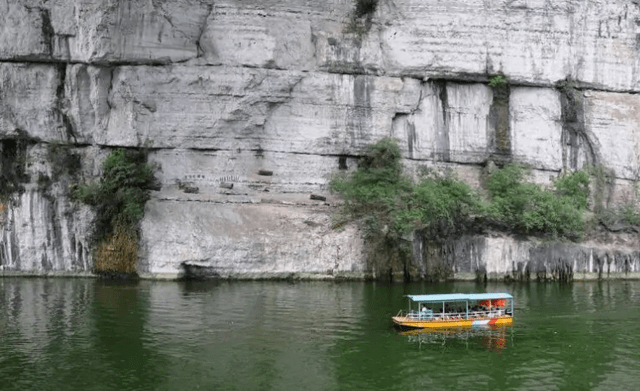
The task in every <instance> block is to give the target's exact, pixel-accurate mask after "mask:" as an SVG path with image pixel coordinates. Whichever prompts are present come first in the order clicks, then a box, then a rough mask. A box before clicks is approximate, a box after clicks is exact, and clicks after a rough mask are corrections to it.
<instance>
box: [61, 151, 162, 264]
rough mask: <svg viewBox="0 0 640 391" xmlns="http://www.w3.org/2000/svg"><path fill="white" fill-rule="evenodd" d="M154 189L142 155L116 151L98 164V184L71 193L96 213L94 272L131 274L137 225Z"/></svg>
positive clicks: (154, 186)
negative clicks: (99, 176) (99, 173)
mask: <svg viewBox="0 0 640 391" xmlns="http://www.w3.org/2000/svg"><path fill="white" fill-rule="evenodd" d="M155 188H157V184H156V180H155V177H154V167H153V166H151V165H150V164H148V163H147V155H146V153H145V152H143V151H137V150H136V151H133V150H124V149H121V148H120V149H116V150H114V151H113V152H111V154H109V156H108V157H107V158H106V159H105V161H104V162H103V163H102V177H101V178H100V180H99V181H98V182H91V183H88V184H85V185H82V186H79V187H78V188H77V189H76V190H75V192H74V194H73V196H74V197H75V198H76V199H78V200H79V201H81V202H83V203H85V204H88V205H91V206H93V207H94V208H95V210H96V220H95V226H94V233H93V240H94V244H95V245H96V246H97V248H98V251H97V253H96V264H95V265H94V266H95V269H96V271H97V272H120V273H132V272H134V271H135V262H136V256H135V249H137V243H138V231H137V229H138V223H139V222H140V220H141V219H142V217H143V215H144V206H145V203H146V202H147V201H148V200H149V198H150V194H151V190H152V189H155ZM132 248H133V249H134V250H132ZM132 254H133V255H132Z"/></svg>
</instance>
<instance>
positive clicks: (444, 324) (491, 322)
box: [392, 316, 513, 329]
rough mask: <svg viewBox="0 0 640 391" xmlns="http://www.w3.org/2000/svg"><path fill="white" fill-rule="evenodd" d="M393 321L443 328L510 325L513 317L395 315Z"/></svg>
mask: <svg viewBox="0 0 640 391" xmlns="http://www.w3.org/2000/svg"><path fill="white" fill-rule="evenodd" d="M392 319H393V323H395V324H396V325H398V326H400V327H410V328H416V329H424V328H430V329H442V328H458V327H477V326H508V325H512V324H513V317H511V316H499V317H495V318H474V319H424V320H421V319H415V318H410V317H405V316H394V317H393V318H392Z"/></svg>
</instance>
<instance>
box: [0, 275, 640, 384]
mask: <svg viewBox="0 0 640 391" xmlns="http://www.w3.org/2000/svg"><path fill="white" fill-rule="evenodd" d="M491 291H504V292H509V293H511V294H513V295H514V296H515V299H516V305H515V317H516V319H515V320H516V321H515V325H514V326H513V327H510V328H507V329H495V330H493V329H487V330H474V331H465V332H462V333H450V334H443V333H439V334H417V335H402V334H400V333H398V332H397V331H396V330H395V329H394V328H393V327H392V322H391V316H393V315H395V313H396V312H397V311H398V310H399V309H404V308H406V305H407V302H406V299H405V298H403V295H406V294H418V293H425V294H428V293H451V292H491ZM427 389H428V390H439V389H443V390H493V389H501V390H502V389H510V390H511V389H512V390H558V389H562V390H614V389H615V390H637V389H640V282H638V281H615V282H588V283H583V282H576V283H573V284H569V285H558V284H556V283H548V284H543V283H530V284H503V283H496V284H492V283H489V284H488V285H482V284H480V285H478V284H475V283H451V284H437V285H430V284H426V283H424V284H423V283H420V284H405V285H402V284H380V283H371V282H368V283H365V282H344V283H330V282H294V283H288V282H201V283H179V282H152V281H141V282H138V283H127V284H125V283H108V282H103V281H98V280H92V279H27V278H22V279H15V278H4V279H0V390H303V391H311V390H427Z"/></svg>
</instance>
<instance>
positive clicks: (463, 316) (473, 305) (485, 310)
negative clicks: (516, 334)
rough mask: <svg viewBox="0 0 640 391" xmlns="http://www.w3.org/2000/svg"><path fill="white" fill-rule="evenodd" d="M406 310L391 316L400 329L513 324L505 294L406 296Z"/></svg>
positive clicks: (509, 303) (511, 301) (508, 296)
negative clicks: (407, 303) (407, 305)
mask: <svg viewBox="0 0 640 391" xmlns="http://www.w3.org/2000/svg"><path fill="white" fill-rule="evenodd" d="M406 297H407V298H408V299H409V310H408V311H403V310H400V312H398V314H397V315H396V316H394V317H392V319H393V322H394V323H395V324H396V325H398V326H400V327H401V328H414V329H415V328H432V329H438V328H456V327H478V326H506V325H511V324H513V296H511V295H510V294H508V293H452V294H443V295H407V296H406Z"/></svg>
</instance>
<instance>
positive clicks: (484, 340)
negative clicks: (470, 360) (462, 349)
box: [398, 326, 512, 351]
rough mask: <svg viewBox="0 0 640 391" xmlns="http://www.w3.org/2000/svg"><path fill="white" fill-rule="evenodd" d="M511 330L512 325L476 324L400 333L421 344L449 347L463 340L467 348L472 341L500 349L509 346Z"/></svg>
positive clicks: (488, 347)
mask: <svg viewBox="0 0 640 391" xmlns="http://www.w3.org/2000/svg"><path fill="white" fill-rule="evenodd" d="M510 331H512V326H498V327H496V326H493V327H492V326H476V327H466V328H451V329H414V330H400V331H398V334H400V335H403V336H406V337H408V340H409V342H412V343H417V344H419V345H423V344H424V345H437V346H439V347H449V346H450V345H455V344H457V343H460V342H463V343H464V344H465V345H466V347H467V348H468V347H469V344H470V343H471V344H480V345H483V346H485V347H486V348H487V350H495V351H500V350H502V349H504V348H506V347H507V340H508V338H509V332H510Z"/></svg>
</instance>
